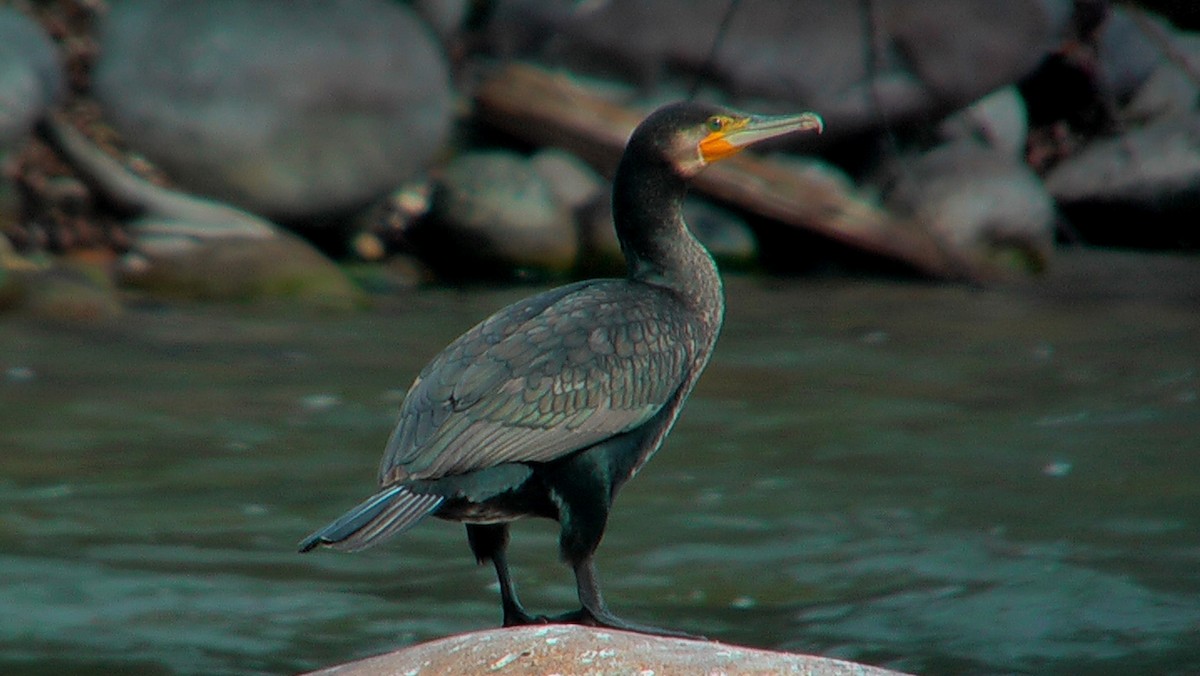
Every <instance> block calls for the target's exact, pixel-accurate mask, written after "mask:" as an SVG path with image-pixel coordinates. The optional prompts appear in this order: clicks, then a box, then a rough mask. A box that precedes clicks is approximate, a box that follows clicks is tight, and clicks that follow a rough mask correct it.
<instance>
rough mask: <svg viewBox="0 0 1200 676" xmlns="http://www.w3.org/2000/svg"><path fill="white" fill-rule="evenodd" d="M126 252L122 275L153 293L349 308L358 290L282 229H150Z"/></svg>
mask: <svg viewBox="0 0 1200 676" xmlns="http://www.w3.org/2000/svg"><path fill="white" fill-rule="evenodd" d="M138 244H139V246H138V251H137V252H134V253H130V254H127V255H126V257H125V258H124V259H123V260H122V262H121V265H120V268H119V273H120V274H119V277H118V279H119V281H120V282H121V283H122V284H123V285H125V286H127V287H130V288H134V289H138V290H140V291H143V292H146V293H149V294H150V295H152V296H154V297H156V298H166V299H178V300H204V301H213V300H216V301H234V302H256V303H263V302H268V303H269V302H280V301H284V302H289V303H298V304H301V305H304V306H307V307H313V308H317V309H322V310H351V309H355V308H358V307H360V306H361V305H362V303H363V302H364V297H363V295H362V292H361V291H359V289H358V288H357V287H356V286H354V284H353V283H352V282H350V280H349V278H347V276H346V275H345V274H344V273H342V271H341V270H340V269H339V268H338V267H337V266H336V265H334V264H333V263H332V262H331V261H329V260H328V259H327V258H325V257H324V256H323V255H321V253H320V252H318V251H317V250H316V249H314V248H313V247H312V246H311V245H309V244H308V243H307V242H305V241H304V240H302V239H300V238H299V237H297V236H295V235H292V234H290V233H284V232H281V233H279V234H278V236H276V237H271V238H268V239H256V238H247V237H222V238H208V239H196V238H190V237H169V236H168V237H161V236H150V237H143V238H141V239H139V242H138Z"/></svg>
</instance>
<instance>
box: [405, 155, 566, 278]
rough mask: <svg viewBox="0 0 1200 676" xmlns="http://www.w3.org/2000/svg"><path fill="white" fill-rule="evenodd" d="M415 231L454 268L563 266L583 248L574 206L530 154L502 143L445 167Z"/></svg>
mask: <svg viewBox="0 0 1200 676" xmlns="http://www.w3.org/2000/svg"><path fill="white" fill-rule="evenodd" d="M413 238H414V239H415V240H416V243H417V245H418V247H419V248H420V249H421V250H422V251H423V252H424V254H425V256H426V257H427V258H428V259H429V260H430V261H432V262H433V263H434V265H435V266H436V267H438V268H440V269H441V270H442V271H443V272H445V273H446V274H450V275H453V276H472V277H473V276H495V275H507V274H510V273H511V272H513V271H516V272H523V273H532V274H534V275H540V274H547V273H549V274H557V273H563V272H566V271H567V270H569V269H570V268H571V267H572V266H573V265H574V264H575V260H576V257H577V255H578V253H579V236H578V233H577V232H576V228H575V220H574V217H573V215H572V213H571V210H570V209H569V208H568V207H567V205H565V204H564V203H563V202H562V201H561V200H560V199H559V197H558V195H557V194H556V193H555V192H554V190H553V188H552V187H551V186H550V184H549V182H548V181H546V179H545V178H544V177H543V176H542V175H541V174H539V173H538V172H537V170H536V169H534V167H533V164H532V163H531V162H530V160H529V159H527V158H525V157H522V156H521V155H518V154H516V153H513V152H509V151H500V150H494V151H475V152H469V153H465V154H463V155H460V156H459V157H456V158H455V159H454V160H453V161H452V162H450V163H449V164H448V165H447V166H446V167H444V169H443V170H442V171H441V172H440V176H439V177H438V179H437V182H436V184H435V185H434V189H433V194H432V196H431V199H430V211H429V217H428V218H427V219H426V220H425V222H424V223H423V224H422V225H421V226H420V227H419V228H417V229H416V230H415V231H414V232H413Z"/></svg>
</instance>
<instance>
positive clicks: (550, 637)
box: [312, 625, 899, 676]
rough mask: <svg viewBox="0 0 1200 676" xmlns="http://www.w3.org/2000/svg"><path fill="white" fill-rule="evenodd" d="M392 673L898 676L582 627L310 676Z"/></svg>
mask: <svg viewBox="0 0 1200 676" xmlns="http://www.w3.org/2000/svg"><path fill="white" fill-rule="evenodd" d="M312 673H313V674H319V675H321V676H392V675H394V674H418V673H420V674H487V673H495V674H500V675H501V676H522V675H524V674H528V675H530V676H532V675H535V674H536V675H537V676H544V675H546V674H658V675H660V676H674V675H676V674H678V675H684V674H761V675H763V676H766V675H768V674H770V675H772V676H780V675H782V674H806V675H807V676H851V675H853V676H896V675H897V674H898V673H899V672H895V671H889V670H887V669H879V668H876V667H869V666H866V665H862V664H855V663H853V662H844V661H842V660H834V659H828V658H824V657H813V656H809V655H799V654H795V653H783V652H774V651H770V650H757V649H754V648H742V647H740V646H733V645H728V644H724V643H716V642H708V641H696V640H687V639H678V638H664V637H661V636H648V635H645V634H633V633H629V632H624V631H611V630H604V629H593V628H590V627H581V626H576V625H544V626H528V627H514V628H509V629H492V630H488V631H478V632H473V633H470V634H461V635H458V636H451V637H449V638H444V639H440V640H437V641H430V642H428V643H422V644H420V645H415V646H411V647H408V648H404V649H401V650H398V651H396V652H393V653H388V654H385V655H379V656H377V657H370V658H367V659H365V660H360V661H357V662H350V663H348V664H343V665H340V666H336V667H332V668H330V669H324V670H321V671H316V672H312Z"/></svg>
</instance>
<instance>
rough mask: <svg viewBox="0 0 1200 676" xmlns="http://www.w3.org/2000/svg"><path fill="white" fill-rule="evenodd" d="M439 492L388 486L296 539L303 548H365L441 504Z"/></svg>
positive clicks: (403, 527) (350, 549)
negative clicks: (433, 493) (313, 531)
mask: <svg viewBox="0 0 1200 676" xmlns="http://www.w3.org/2000/svg"><path fill="white" fill-rule="evenodd" d="M442 500H443V498H442V497H441V496H440V495H421V494H418V493H413V492H411V491H409V490H408V487H407V486H392V487H391V488H386V489H384V490H382V491H380V492H378V493H376V494H375V495H372V496H371V497H370V498H368V499H367V500H366V501H365V502H363V503H362V504H361V505H359V506H357V507H355V508H354V509H352V510H350V511H348V512H346V513H345V514H343V515H342V516H341V518H339V519H338V520H337V521H334V522H333V523H331V524H329V525H328V526H325V527H324V528H322V529H321V530H319V531H317V532H315V533H313V534H312V535H309V536H308V537H306V538H304V540H303V541H301V542H300V551H301V552H307V551H309V550H310V549H313V548H315V547H318V546H321V545H326V546H329V547H333V548H334V549H338V550H341V551H344V552H354V551H358V550H360V549H365V548H367V547H370V546H371V545H373V544H375V543H377V542H379V541H382V540H384V539H386V538H388V537H390V536H392V535H395V534H396V533H399V532H400V531H403V530H405V529H407V528H410V527H412V526H414V525H416V523H417V522H418V521H420V520H421V519H422V518H424V517H425V516H426V515H428V514H429V513H430V512H432V511H433V510H435V509H437V508H438V505H440V504H442Z"/></svg>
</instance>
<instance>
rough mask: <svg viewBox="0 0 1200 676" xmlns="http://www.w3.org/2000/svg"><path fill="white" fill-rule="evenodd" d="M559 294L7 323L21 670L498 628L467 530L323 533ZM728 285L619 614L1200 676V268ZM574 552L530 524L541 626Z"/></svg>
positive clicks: (143, 663)
mask: <svg viewBox="0 0 1200 676" xmlns="http://www.w3.org/2000/svg"><path fill="white" fill-rule="evenodd" d="M529 292H530V290H529V289H506V290H500V291H481V290H474V291H471V292H460V291H453V290H423V291H420V292H414V293H413V294H411V295H408V296H403V297H398V298H394V299H387V300H381V301H380V304H379V306H378V307H377V308H376V309H375V310H374V311H372V312H370V313H367V314H361V315H353V316H342V317H320V316H311V315H309V316H305V315H289V314H280V313H277V312H275V313H261V312H259V313H255V312H251V311H250V310H246V309H236V308H234V309H230V308H147V309H141V310H137V311H134V312H131V313H130V314H129V315H128V316H127V317H126V318H125V319H124V320H123V321H122V322H121V323H120V324H119V325H116V326H110V327H106V328H101V329H95V328H93V329H68V328H62V327H59V328H50V327H44V326H37V325H34V324H32V323H30V322H29V321H27V320H21V319H19V318H11V317H10V318H7V319H4V320H3V322H2V323H0V673H4V674H15V673H46V674H57V673H74V674H89V673H132V674H192V673H197V674H200V673H203V674H252V673H290V672H296V671H301V670H305V669H311V668H316V667H318V666H324V665H330V664H334V663H338V662H342V661H347V660H350V659H354V658H358V657H363V656H367V655H371V654H375V653H379V652H383V651H387V650H390V649H393V648H396V647H399V646H402V645H405V644H408V643H412V642H414V641H420V640H425V639H431V638H435V637H439V636H443V635H446V634H449V633H453V632H461V631H468V630H472V629H479V628H484V627H490V626H494V625H495V624H496V623H497V622H498V621H499V604H498V601H497V598H496V592H495V588H494V584H493V577H492V574H491V571H490V570H489V569H482V568H478V567H476V566H475V565H474V562H473V561H472V559H471V557H470V554H469V553H468V550H467V548H466V545H465V542H464V537H463V534H462V529H461V527H460V526H458V525H455V524H450V523H445V522H440V521H430V522H426V523H424V524H422V525H421V526H420V527H419V528H417V529H416V530H414V531H412V532H410V533H407V534H406V535H405V536H404V537H403V538H400V539H398V540H396V541H394V542H392V543H389V544H388V545H387V546H384V547H380V548H377V549H374V550H369V551H366V552H362V553H359V554H354V555H345V554H338V553H333V552H317V553H312V554H307V555H299V554H296V553H295V552H294V545H295V543H296V542H297V541H298V540H299V539H300V538H301V537H303V536H304V535H306V534H307V533H308V532H309V531H311V530H312V529H314V528H315V527H317V526H319V525H322V524H324V523H325V522H327V521H329V520H331V519H332V518H334V517H336V516H337V515H339V514H340V513H341V512H342V511H343V510H344V509H345V508H347V507H349V506H351V505H352V504H354V503H355V502H356V501H357V500H359V499H360V498H362V497H365V496H366V495H368V494H369V493H370V492H371V491H372V489H373V486H374V484H373V482H374V476H375V468H376V464H377V462H378V460H379V455H380V453H381V450H382V446H383V443H384V441H385V440H386V438H387V435H388V433H389V432H390V429H391V424H392V417H393V414H394V411H395V409H396V406H397V404H398V402H399V400H400V399H401V397H402V395H403V391H404V389H405V388H406V387H407V385H408V383H409V382H410V381H411V379H412V377H413V375H414V374H415V373H416V371H417V370H418V369H419V368H420V366H421V365H422V364H423V363H424V361H425V360H426V359H428V358H429V357H430V356H432V354H433V353H434V352H436V350H437V349H439V348H440V347H441V346H442V345H444V344H445V343H446V342H447V341H449V340H450V339H452V338H453V337H454V336H455V335H457V334H458V333H459V332H460V331H462V330H463V329H465V328H467V327H468V326H470V325H471V324H473V323H474V322H475V321H476V320H478V319H480V318H481V317H483V316H484V315H486V314H487V313H488V312H490V311H491V310H494V309H496V308H498V307H499V306H501V305H503V304H504V303H507V302H509V301H511V300H513V299H515V298H517V297H519V296H521V295H525V294H527V293H529ZM728 295H729V317H728V322H727V325H726V330H725V332H724V334H723V336H722V339H721V342H720V343H719V345H718V348H717V353H716V356H715V358H714V360H713V363H712V365H711V366H710V368H709V371H708V372H707V374H706V375H705V377H704V379H703V380H702V381H701V383H700V386H699V388H698V389H697V391H696V394H695V395H694V396H693V398H692V400H691V403H690V404H689V406H688V408H687V409H686V410H685V412H684V415H683V417H682V419H681V420H680V422H679V425H678V426H677V428H676V431H675V432H674V433H673V435H672V436H671V438H670V439H669V440H668V442H667V445H666V447H665V448H664V449H663V451H662V452H661V453H660V454H659V455H658V456H657V457H656V458H655V459H654V461H653V462H651V463H650V464H649V465H648V467H647V469H646V470H645V471H644V472H643V473H642V474H641V475H639V476H638V478H637V479H636V480H635V481H633V482H632V483H631V484H629V486H628V487H627V488H626V489H625V491H624V492H623V494H622V495H621V496H620V499H619V500H618V502H617V507H616V512H615V514H614V516H613V519H612V522H611V524H610V528H609V532H608V535H607V537H606V539H605V542H604V543H603V545H602V547H601V553H600V566H601V574H602V576H603V580H604V582H605V587H606V591H607V593H608V596H609V602H610V604H611V605H612V606H613V608H614V609H615V610H617V611H618V612H619V613H620V614H623V615H626V616H628V617H630V618H631V619H637V620H640V621H643V622H647V623H653V624H659V625H663V626H670V627H676V628H680V629H684V630H687V631H691V632H695V633H702V634H705V635H707V636H709V637H712V638H716V639H721V640H725V641H731V642H737V643H742V644H748V645H753V646H763V647H774V648H783V649H789V650H798V651H805V652H814V653H818V654H823V655H828V656H834V657H843V658H851V659H858V660H862V661H866V662H869V663H872V664H878V665H883V666H890V667H893V668H898V669H906V670H911V671H916V672H921V673H927V674H936V673H947V674H952V673H953V674H957V673H1062V674H1074V673H1114V674H1116V673H1179V674H1184V673H1196V672H1200V438H1198V437H1200V313H1198V310H1200V259H1196V258H1191V259H1188V258H1170V257H1145V256H1142V257H1130V256H1120V255H1111V254H1106V255H1099V254H1087V255H1082V254H1074V255H1072V256H1067V257H1066V258H1065V259H1064V260H1063V261H1062V262H1060V264H1059V267H1058V269H1057V272H1056V274H1055V275H1054V276H1052V277H1051V278H1050V279H1049V280H1046V281H1045V282H1043V283H1041V284H1038V285H1030V286H1028V287H1021V288H1004V289H992V290H977V289H968V288H962V287H954V286H940V285H928V284H920V283H911V282H897V281H887V280H845V279H840V280H823V281H811V280H782V281H781V280H766V279H760V278H734V279H730V280H729V282H728ZM555 538H556V531H555V529H554V527H553V524H550V523H548V522H533V521H530V522H526V523H522V524H518V525H517V527H516V528H515V529H514V545H513V557H514V563H515V568H516V571H515V572H516V575H517V581H518V584H519V585H520V586H521V589H522V592H523V596H524V600H525V601H526V603H527V605H528V606H529V607H530V608H531V609H532V610H534V611H535V612H558V611H563V610H567V609H570V608H571V606H572V604H573V603H574V587H573V584H572V581H571V579H570V576H569V574H568V573H567V572H566V570H565V569H563V568H562V566H561V565H560V564H558V563H557V561H556V557H555Z"/></svg>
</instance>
